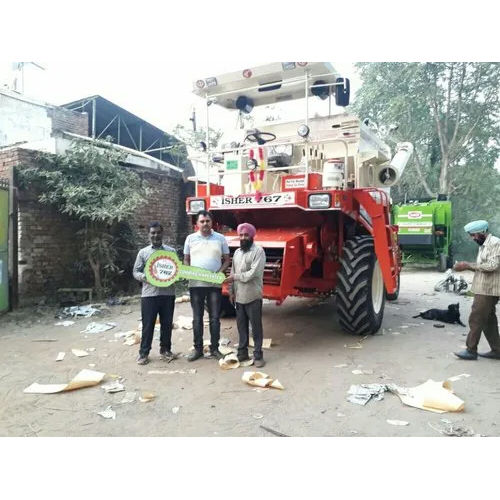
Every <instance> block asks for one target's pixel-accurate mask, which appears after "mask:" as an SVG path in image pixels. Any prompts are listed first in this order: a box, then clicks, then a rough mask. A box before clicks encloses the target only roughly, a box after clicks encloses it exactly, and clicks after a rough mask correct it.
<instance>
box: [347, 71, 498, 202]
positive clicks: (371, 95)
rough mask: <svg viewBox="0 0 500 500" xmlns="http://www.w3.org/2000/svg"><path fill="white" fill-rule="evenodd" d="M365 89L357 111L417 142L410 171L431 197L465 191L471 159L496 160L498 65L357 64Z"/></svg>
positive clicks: (357, 103) (356, 103) (399, 135)
mask: <svg viewBox="0 0 500 500" xmlns="http://www.w3.org/2000/svg"><path fill="white" fill-rule="evenodd" d="M357 68H358V69H359V71H360V75H361V78H362V80H363V86H362V88H361V90H360V91H359V93H358V95H357V96H356V102H355V106H354V107H355V109H356V111H357V112H358V113H359V114H360V115H361V116H362V117H370V118H372V119H374V120H375V121H376V122H378V123H379V124H384V125H390V124H395V125H397V126H399V128H398V131H397V132H398V133H397V135H396V138H405V140H409V141H411V142H413V144H414V146H415V154H414V158H413V162H412V165H413V167H414V169H415V173H416V175H417V178H418V180H419V183H420V184H421V186H422V187H423V189H424V190H425V192H426V193H427V195H428V196H432V197H434V196H436V194H437V193H442V194H447V195H450V194H453V193H454V192H456V191H457V190H460V189H461V188H463V187H464V186H463V185H462V184H461V182H460V181H459V178H460V172H461V169H462V168H463V167H465V166H466V165H467V164H468V163H469V162H470V161H471V159H472V158H478V157H481V158H482V159H483V160H485V161H487V162H488V163H491V162H493V163H494V162H495V160H496V159H497V158H498V154H499V148H500V144H499V142H498V133H499V131H500V124H499V122H498V116H499V112H500V101H499V93H498V89H499V85H500V64H499V63H466V62H460V63H453V62H451V63H358V64H357Z"/></svg>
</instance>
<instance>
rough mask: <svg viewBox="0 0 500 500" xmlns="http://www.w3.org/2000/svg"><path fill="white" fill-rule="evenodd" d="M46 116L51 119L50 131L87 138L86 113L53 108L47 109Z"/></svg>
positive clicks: (87, 118) (87, 122)
mask: <svg viewBox="0 0 500 500" xmlns="http://www.w3.org/2000/svg"><path fill="white" fill-rule="evenodd" d="M47 114H48V116H50V118H52V131H56V130H63V131H65V132H71V133H73V134H79V135H84V136H86V137H88V135H89V117H88V114H87V113H79V112H77V111H71V110H70V109H66V108H59V107H54V108H49V109H48V110H47Z"/></svg>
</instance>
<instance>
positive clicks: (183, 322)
mask: <svg viewBox="0 0 500 500" xmlns="http://www.w3.org/2000/svg"><path fill="white" fill-rule="evenodd" d="M176 326H177V328H182V329H183V330H192V329H193V317H192V316H178V318H177V321H176Z"/></svg>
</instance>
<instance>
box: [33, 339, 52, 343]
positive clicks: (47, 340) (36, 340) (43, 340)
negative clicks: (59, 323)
mask: <svg viewBox="0 0 500 500" xmlns="http://www.w3.org/2000/svg"><path fill="white" fill-rule="evenodd" d="M57 341H58V340H57V339H33V340H32V341H31V342H57Z"/></svg>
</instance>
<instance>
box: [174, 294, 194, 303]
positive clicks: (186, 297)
mask: <svg viewBox="0 0 500 500" xmlns="http://www.w3.org/2000/svg"><path fill="white" fill-rule="evenodd" d="M190 300H191V299H190V298H189V295H182V296H181V297H176V299H175V303H176V304H181V303H182V302H189V301H190Z"/></svg>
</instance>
